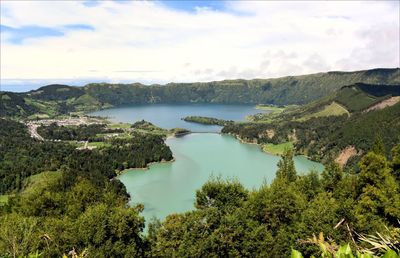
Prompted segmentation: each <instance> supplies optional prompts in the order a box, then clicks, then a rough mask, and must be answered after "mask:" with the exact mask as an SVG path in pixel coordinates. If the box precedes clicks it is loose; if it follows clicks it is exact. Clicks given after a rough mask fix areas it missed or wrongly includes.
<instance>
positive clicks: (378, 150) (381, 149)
mask: <svg viewBox="0 0 400 258" xmlns="http://www.w3.org/2000/svg"><path fill="white" fill-rule="evenodd" d="M372 152H374V153H375V154H379V155H383V156H384V155H385V154H386V150H385V145H384V144H383V140H382V136H381V135H380V134H378V135H377V136H376V137H375V142H374V145H373V146H372Z"/></svg>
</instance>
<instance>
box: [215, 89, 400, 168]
mask: <svg viewBox="0 0 400 258" xmlns="http://www.w3.org/2000/svg"><path fill="white" fill-rule="evenodd" d="M222 132H224V133H230V134H234V135H236V136H238V137H239V138H241V139H243V140H245V141H250V142H257V143H259V144H267V145H268V144H269V145H271V144H272V145H273V144H278V145H281V144H288V143H291V144H293V146H294V147H295V149H296V151H297V152H299V153H301V154H305V155H307V156H309V157H311V158H313V159H315V160H319V161H321V160H322V161H326V160H327V159H329V158H335V159H336V161H337V162H338V163H340V164H341V165H346V164H347V165H350V166H354V165H355V164H356V163H357V161H359V160H360V158H361V157H362V156H363V155H364V154H365V153H366V152H368V151H370V148H371V146H372V145H373V142H374V140H375V139H376V138H377V137H379V138H380V139H381V141H383V143H384V145H385V146H386V149H385V151H384V152H385V153H386V154H388V153H389V150H390V149H391V148H393V147H394V146H395V145H396V144H398V142H399V140H400V133H399V132H400V84H397V85H371V84H363V83H357V84H354V85H348V86H344V87H342V88H341V89H339V90H337V91H336V92H334V93H332V94H330V95H328V96H325V97H324V98H321V99H319V100H317V101H314V102H311V103H309V104H307V105H303V106H299V107H295V108H288V109H286V110H284V111H283V112H282V113H279V114H274V113H269V114H258V115H255V116H254V117H253V121H252V122H249V123H236V124H228V125H226V126H225V127H224V128H223V129H222Z"/></svg>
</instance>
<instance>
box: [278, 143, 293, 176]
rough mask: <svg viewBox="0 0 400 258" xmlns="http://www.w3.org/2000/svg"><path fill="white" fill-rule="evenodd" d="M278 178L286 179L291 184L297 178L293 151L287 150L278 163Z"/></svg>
mask: <svg viewBox="0 0 400 258" xmlns="http://www.w3.org/2000/svg"><path fill="white" fill-rule="evenodd" d="M276 177H277V178H284V179H285V180H287V181H289V182H294V181H295V180H296V178H297V173H296V169H295V167H294V161H293V150H292V149H290V148H289V149H286V150H285V151H284V152H283V154H282V159H281V160H280V161H279V162H278V170H277V171H276Z"/></svg>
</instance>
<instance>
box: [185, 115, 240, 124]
mask: <svg viewBox="0 0 400 258" xmlns="http://www.w3.org/2000/svg"><path fill="white" fill-rule="evenodd" d="M182 120H183V121H186V122H191V123H198V124H203V125H219V126H226V125H228V124H233V123H234V121H232V120H224V119H218V118H214V117H206V116H187V117H185V118H182Z"/></svg>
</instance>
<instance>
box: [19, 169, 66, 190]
mask: <svg viewBox="0 0 400 258" xmlns="http://www.w3.org/2000/svg"><path fill="white" fill-rule="evenodd" d="M60 176H61V172H59V171H46V172H42V173H40V174H37V175H33V176H30V177H28V178H27V179H25V181H24V190H23V192H22V193H23V194H26V193H30V192H32V191H34V189H38V188H40V187H44V186H45V185H46V184H47V183H48V182H52V181H54V180H57V179H58V178H59V177H60Z"/></svg>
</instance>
